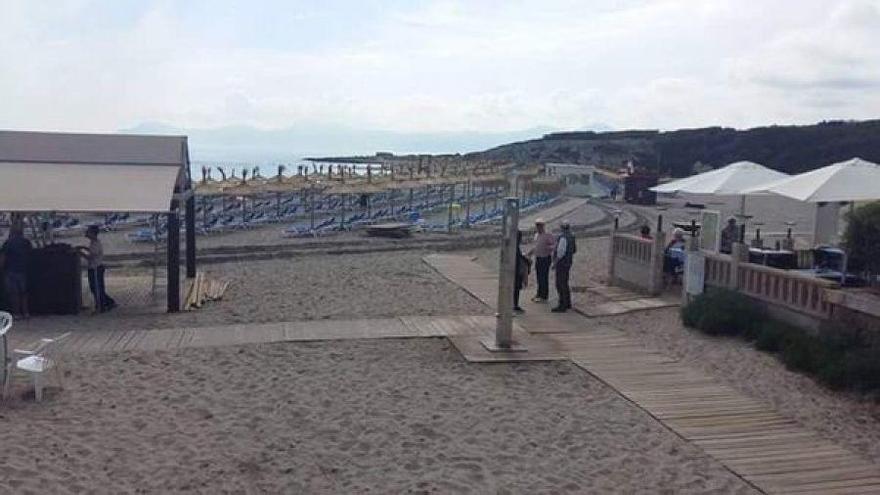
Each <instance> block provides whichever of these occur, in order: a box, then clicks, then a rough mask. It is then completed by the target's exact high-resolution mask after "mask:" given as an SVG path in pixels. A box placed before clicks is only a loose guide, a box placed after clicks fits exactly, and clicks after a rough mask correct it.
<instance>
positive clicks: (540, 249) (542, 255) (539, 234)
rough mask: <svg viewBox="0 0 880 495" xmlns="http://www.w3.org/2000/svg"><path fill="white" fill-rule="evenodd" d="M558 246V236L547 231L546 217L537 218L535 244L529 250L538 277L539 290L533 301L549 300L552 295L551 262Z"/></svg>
mask: <svg viewBox="0 0 880 495" xmlns="http://www.w3.org/2000/svg"><path fill="white" fill-rule="evenodd" d="M555 248H556V238H555V237H553V234H551V233H550V232H547V230H546V225H545V222H544V219H542V218H539V219H537V220H535V245H534V246H533V247H532V249H531V250H529V255H528V256H529V257H532V256H533V255H534V257H535V278H536V279H537V282H538V283H537V286H538V292H537V294H535V297H533V298H532V301H533V302H538V303H543V302H547V299H548V298H549V297H550V264H551V262H552V261H553V249H555Z"/></svg>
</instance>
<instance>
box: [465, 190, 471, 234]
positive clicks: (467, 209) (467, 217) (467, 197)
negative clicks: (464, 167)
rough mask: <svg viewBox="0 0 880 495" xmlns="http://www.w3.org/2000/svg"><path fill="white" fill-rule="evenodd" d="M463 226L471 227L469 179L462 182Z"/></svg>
mask: <svg viewBox="0 0 880 495" xmlns="http://www.w3.org/2000/svg"><path fill="white" fill-rule="evenodd" d="M464 227H465V228H470V227H471V180H470V179H468V180H467V182H465V184H464Z"/></svg>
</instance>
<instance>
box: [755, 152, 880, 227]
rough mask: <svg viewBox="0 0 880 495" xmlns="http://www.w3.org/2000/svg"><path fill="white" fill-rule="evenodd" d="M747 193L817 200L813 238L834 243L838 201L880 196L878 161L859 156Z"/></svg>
mask: <svg viewBox="0 0 880 495" xmlns="http://www.w3.org/2000/svg"><path fill="white" fill-rule="evenodd" d="M744 192H745V193H747V194H775V195H779V196H785V197H787V198H792V199H796V200H799V201H804V202H807V203H816V222H815V224H814V231H813V242H814V243H815V244H836V243H837V240H838V232H839V230H840V229H839V220H840V203H852V202H855V201H871V200H878V199H880V165H877V164H876V163H872V162H869V161H866V160H862V159H861V158H853V159H851V160H847V161H844V162H838V163H834V164H831V165H828V166H825V167H822V168H818V169H816V170H812V171H810V172H805V173H802V174H798V175H795V176H791V177H788V178H785V179H782V180H778V181H772V182H769V183H767V184H762V185H759V186H756V187H752V188H750V189H747V190H746V191H744Z"/></svg>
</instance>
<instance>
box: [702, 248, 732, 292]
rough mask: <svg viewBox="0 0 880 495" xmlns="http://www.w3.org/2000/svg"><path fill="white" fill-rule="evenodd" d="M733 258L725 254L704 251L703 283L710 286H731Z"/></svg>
mask: <svg viewBox="0 0 880 495" xmlns="http://www.w3.org/2000/svg"><path fill="white" fill-rule="evenodd" d="M732 276H733V260H732V258H731V257H730V256H728V255H726V254H716V253H706V271H705V279H704V280H705V284H706V285H709V286H712V287H732V286H733V280H731V277H732Z"/></svg>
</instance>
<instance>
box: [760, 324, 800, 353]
mask: <svg viewBox="0 0 880 495" xmlns="http://www.w3.org/2000/svg"><path fill="white" fill-rule="evenodd" d="M800 332H801V331H800V330H798V329H796V328H792V327H790V326H788V325H785V324H784V323H780V322H778V321H774V320H765V321H762V322H761V324H760V325H758V327H757V330H756V331H755V348H757V349H758V350H759V351H764V352H782V351H783V350H784V349H785V348H786V347H788V345H789V343H790V342H791V341H792V340H794V339H796V338H797V336H796V334H797V333H800Z"/></svg>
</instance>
